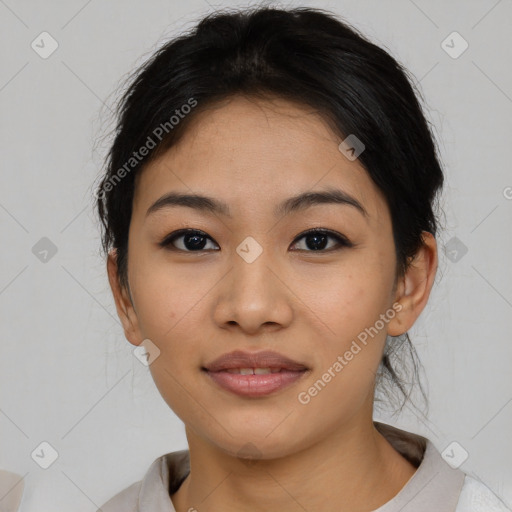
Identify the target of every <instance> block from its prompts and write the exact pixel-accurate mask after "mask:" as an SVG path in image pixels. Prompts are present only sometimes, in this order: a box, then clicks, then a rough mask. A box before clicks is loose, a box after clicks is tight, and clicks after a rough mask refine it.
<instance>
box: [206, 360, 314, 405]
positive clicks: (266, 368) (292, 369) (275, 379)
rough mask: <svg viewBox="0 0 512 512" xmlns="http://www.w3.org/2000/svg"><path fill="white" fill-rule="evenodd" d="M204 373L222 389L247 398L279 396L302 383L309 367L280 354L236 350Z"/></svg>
mask: <svg viewBox="0 0 512 512" xmlns="http://www.w3.org/2000/svg"><path fill="white" fill-rule="evenodd" d="M201 370H202V371H203V372H204V373H205V374H206V375H207V376H208V377H209V378H210V379H211V381H213V382H214V383H215V384H216V385H217V386H219V387H221V388H222V389H224V390H226V391H229V392H231V393H234V394H235V395H238V396H243V397H247V398H258V397H264V396H267V395H270V394H272V393H276V392H277V391H280V390H282V389H284V388H287V387H289V386H291V385H293V384H295V383H297V382H298V381H299V380H301V379H302V378H303V377H304V375H305V374H306V373H308V372H309V371H310V370H309V368H308V367H306V366H305V365H303V364H302V363H299V362H297V361H294V360H292V359H290V358H288V357H285V356H283V355H281V354H279V353H277V352H272V351H266V352H259V353H248V352H242V351H235V352H231V353H229V354H224V355H223V356H221V357H219V358H217V359H216V360H214V361H213V362H212V363H210V364H208V365H206V366H205V367H202V368H201Z"/></svg>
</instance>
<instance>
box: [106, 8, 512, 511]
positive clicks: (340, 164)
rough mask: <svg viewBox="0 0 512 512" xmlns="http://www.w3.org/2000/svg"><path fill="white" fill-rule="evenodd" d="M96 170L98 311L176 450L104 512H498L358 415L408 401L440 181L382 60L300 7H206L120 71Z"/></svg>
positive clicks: (415, 446)
mask: <svg viewBox="0 0 512 512" xmlns="http://www.w3.org/2000/svg"><path fill="white" fill-rule="evenodd" d="M106 167H107V170H106V173H105V175H104V176H103V179H102V182H101V183H100V185H99V187H98V189H97V198H98V203H97V207H98V212H99V215H100V219H101V221H102V223H103V228H104V233H103V247H104V249H105V251H106V252H107V253H108V258H107V269H108V276H109V281H110V285H111V287H112V291H113V295H114V298H115V302H116V308H117V312H118V315H119V318H120V319H121V321H122V324H123V328H124V332H125V336H126V338H127V339H128V341H129V342H130V343H132V344H133V345H135V346H137V347H138V348H137V349H136V351H137V352H136V353H137V354H138V355H139V357H141V358H142V359H143V360H145V361H146V364H148V365H149V368H150V371H151V374H152V376H153V378H154V381H155V384H156V386H157V387H158V389H159V391H160V393H161V395H162V397H163V398H164V400H165V401H166V402H167V404H168V405H169V406H170V408H171V409H172V410H173V411H174V412H175V413H176V414H177V416H178V417H180V418H181V420H182V421H183V422H184V424H185V427H186V435H187V440H188V445H189V449H188V450H183V451H180V452H173V453H170V454H166V455H163V456H162V457H160V458H158V459H157V460H156V461H155V462H154V463H153V464H152V466H151V467H150V468H149V470H148V471H147V473H146V475H145V476H144V478H143V480H141V481H140V482H136V483H134V484H133V485H132V486H130V487H129V488H127V489H125V490H124V491H122V492H121V493H119V494H118V495H116V496H115V497H114V498H112V499H111V500H109V502H108V503H106V504H105V505H104V506H103V507H102V510H103V512H113V511H127V510H137V511H139V510H140V511H148V512H149V511H151V512H153V511H158V512H160V511H169V510H173V511H177V512H185V511H189V512H190V511H195V510H197V511H200V512H210V511H214V510H215V511H217V510H222V511H224V512H229V511H231V510H237V511H241V510H242V511H258V510H262V511H263V510H265V511H274V510H280V511H282V510H286V511H294V510H308V511H315V512H316V511H322V512H330V511H333V512H334V511H336V512H346V511H356V510H358V511H379V512H392V511H398V510H402V511H408V510H410V511H415V512H420V511H427V510H428V511H432V510H435V511H436V512H444V511H446V512H448V511H457V512H462V511H464V512H466V511H471V512H477V511H484V510H485V511H486V512H490V511H502V510H507V509H506V507H505V505H503V504H502V503H501V501H500V500H499V499H498V498H497V497H496V496H494V495H493V494H492V493H491V492H490V491H489V490H488V489H487V488H486V487H485V486H483V485H482V484H480V483H477V482H476V480H473V479H471V478H469V477H467V476H466V475H465V474H464V473H463V472H462V471H461V470H460V469H457V468H456V467H452V466H451V465H449V464H448V463H446V462H445V460H444V459H443V458H442V457H441V455H440V453H439V452H438V451H437V450H436V448H435V447H434V446H433V444H432V443H431V442H430V441H429V440H427V439H425V438H424V437H421V436H418V435H415V434H412V433H409V432H405V431H402V430H398V429H396V428H394V427H391V426H389V425H385V424H383V423H379V422H374V421H373V407H374V401H375V396H376V388H377V386H380V385H382V384H383V383H385V382H386V381H388V382H390V381H391V382H394V384H396V385H397V388H398V390H399V391H400V392H402V393H403V394H404V398H407V395H408V393H409V391H408V390H407V386H406V384H405V382H404V381H402V379H401V378H400V375H401V374H402V373H403V368H404V363H403V362H401V359H400V357H397V354H399V353H400V351H399V350H398V349H400V348H401V349H402V351H403V350H404V349H405V350H406V351H407V350H409V352H410V353H412V354H413V355H414V352H411V351H412V350H413V349H412V346H411V345H410V342H409V339H408V337H407V331H408V330H409V329H410V328H411V327H412V326H413V324H414V322H415V321H416V319H417V318H418V316H419V315H420V313H421V312H422V310H423V309H424V307H425V305H426V303H427V301H428V298H429V294H430V290H431V288H432V285H433V282H434V277H435V273H436V269H437V245H436V240H435V235H436V232H437V229H438V227H437V220H436V215H435V212H434V206H435V202H436V199H437V194H438V193H439V191H440V189H441V186H442V184H443V172H442V169H441V167H440V164H439V161H438V157H437V152H436V147H435V143H434V140H433V137H432V134H431V132H430V129H429V126H428V123H427V121H426V120H425V117H424V115H423V113H422V110H421V107H420V105H419V102H418V100H417V97H416V95H415V93H414V91H413V88H412V86H411V83H410V81H409V80H408V78H407V76H406V72H405V70H404V69H403V68H402V67H401V66H400V65H399V64H398V63H397V62H396V61H395V60H394V59H393V58H392V57H391V56H390V55H389V54H388V53H386V52H385V51H384V50H382V49H381V48H379V47H377V46H375V45H373V44H372V43H370V42H369V41H367V40H366V39H365V38H364V37H363V36H361V35H360V34H358V33H357V32H356V31H355V30H354V29H353V28H351V27H349V26H347V25H346V24H343V23H342V22H340V21H339V20H337V19H336V18H335V17H334V16H333V15H332V14H330V13H328V12H325V11H321V10H318V9H312V8H297V9H290V10H281V9H273V8H259V9H254V10H251V11H243V12H232V13H217V14H213V15H211V16H209V17H207V18H205V19H204V20H202V21H201V22H200V23H199V24H198V26H197V27H196V28H195V29H194V30H193V31H191V32H190V33H189V34H186V35H183V36H182V37H179V38H177V39H175V40H172V41H170V42H169V43H167V44H166V45H165V46H163V47H162V48H161V49H160V50H158V51H157V52H156V54H155V55H154V56H153V57H152V58H151V59H150V60H149V61H148V62H147V63H146V64H145V65H144V66H143V67H142V68H141V69H140V70H138V72H137V73H136V75H135V77H134V79H133V81H132V82H131V84H130V87H129V88H128V90H127V91H126V93H125V95H124V97H123V98H122V100H121V103H120V108H119V122H118V129H117V132H116V136H115V140H114V142H113V145H112V148H111V150H110V152H109V155H108V159H107V166H106ZM397 363H398V364H397ZM412 365H413V366H412V368H413V370H414V369H415V361H414V359H413V360H412ZM378 389H380V388H378ZM378 389H377V391H378Z"/></svg>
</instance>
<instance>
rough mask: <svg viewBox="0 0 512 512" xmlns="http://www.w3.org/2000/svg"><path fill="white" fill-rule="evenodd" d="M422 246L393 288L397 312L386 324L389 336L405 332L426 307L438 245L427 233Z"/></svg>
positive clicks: (433, 276) (434, 270)
mask: <svg viewBox="0 0 512 512" xmlns="http://www.w3.org/2000/svg"><path fill="white" fill-rule="evenodd" d="M422 239H423V245H422V247H420V249H419V250H418V252H417V253H416V255H415V256H414V258H413V259H412V261H411V262H410V263H409V266H408V268H407V270H406V271H405V275H403V276H402V277H401V278H400V279H399V282H398V283H397V287H396V294H395V302H396V303H398V304H400V310H399V311H398V308H397V314H396V315H395V317H394V318H393V319H392V320H391V321H390V322H389V324H388V334H389V335H390V336H399V335H401V334H404V333H405V332H407V331H408V330H409V329H410V328H411V327H412V326H413V325H414V322H415V321H416V319H417V318H418V317H419V316H420V314H421V312H422V311H423V309H424V308H425V306H426V304H427V301H428V298H429V296H430V291H431V290H432V285H433V283H434V278H435V274H436V271H437V243H436V240H435V238H434V236H433V235H432V234H431V233H428V232H427V231H424V232H423V235H422Z"/></svg>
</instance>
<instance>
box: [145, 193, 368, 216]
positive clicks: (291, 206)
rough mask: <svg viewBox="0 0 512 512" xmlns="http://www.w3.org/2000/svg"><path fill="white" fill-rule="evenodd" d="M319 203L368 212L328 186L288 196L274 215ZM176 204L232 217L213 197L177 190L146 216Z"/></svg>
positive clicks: (354, 200) (148, 211) (157, 203)
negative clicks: (183, 192) (327, 187)
mask: <svg viewBox="0 0 512 512" xmlns="http://www.w3.org/2000/svg"><path fill="white" fill-rule="evenodd" d="M320 204H338V205H345V206H352V207H353V208H355V209H356V210H358V211H359V212H360V213H361V214H362V215H363V216H364V217H368V212H367V211H366V209H365V208H364V207H363V205H362V204H361V203H360V202H359V201H358V200H357V199H356V198H354V197H352V196H351V195H349V194H348V193H347V192H344V191H343V190H340V189H335V188H329V189H326V190H318V191H313V192H303V193H302V194H299V195H296V196H293V197H289V198H288V199H286V200H284V201H283V202H282V203H280V204H279V205H277V207H276V208H275V209H274V215H275V216H276V217H277V216H284V215H288V214H290V213H292V212H298V211H301V210H305V209H307V208H310V207H311V206H315V205H320ZM176 206H185V207H187V208H193V209H195V210H199V211H203V212H207V213H213V214H220V215H224V216H226V217H229V218H232V215H231V213H230V210H229V206H228V205H227V204H226V203H224V202H222V201H219V200H218V199H214V198H213V197H208V196H203V195H198V194H182V193H179V192H169V193H167V194H165V195H163V196H162V197H160V198H159V199H158V200H157V201H155V202H154V203H153V204H152V205H151V206H150V207H149V208H148V210H147V212H146V217H147V216H149V215H150V214H152V213H154V212H157V211H159V210H162V209H165V208H172V207H176Z"/></svg>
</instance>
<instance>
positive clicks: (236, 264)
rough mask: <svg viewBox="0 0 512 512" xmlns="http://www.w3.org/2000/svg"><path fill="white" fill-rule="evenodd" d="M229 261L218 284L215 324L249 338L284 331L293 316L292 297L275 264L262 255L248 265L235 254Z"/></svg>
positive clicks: (281, 273)
mask: <svg viewBox="0 0 512 512" xmlns="http://www.w3.org/2000/svg"><path fill="white" fill-rule="evenodd" d="M268 252H270V251H268ZM231 261H232V268H231V271H230V272H228V274H227V275H226V276H225V278H224V279H222V281H221V283H219V289H218V290H219V292H218V293H219V296H218V299H217V301H216V306H215V312H214V320H215V322H216V324H217V325H218V326H219V327H221V328H223V329H233V330H234V329H239V330H242V331H243V332H244V333H246V334H253V335H254V334H259V333H262V332H273V331H277V330H279V329H282V328H285V327H287V326H288V325H289V324H290V323H291V321H292V318H293V313H294V310H293V302H292V299H293V293H292V292H291V291H290V289H289V287H288V286H287V284H288V283H286V277H285V276H284V275H283V272H282V271H281V272H280V271H279V268H278V266H277V265H276V264H275V262H272V261H271V258H270V257H269V256H268V257H267V254H266V252H265V251H263V253H262V254H261V255H260V256H258V258H256V260H255V261H252V262H251V263H249V262H248V261H246V260H244V259H243V258H242V257H241V256H239V255H238V253H236V252H235V253H234V255H233V258H232V260H231Z"/></svg>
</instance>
